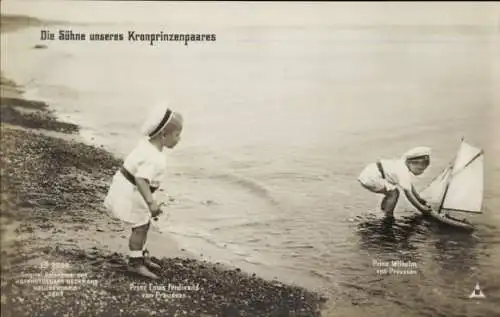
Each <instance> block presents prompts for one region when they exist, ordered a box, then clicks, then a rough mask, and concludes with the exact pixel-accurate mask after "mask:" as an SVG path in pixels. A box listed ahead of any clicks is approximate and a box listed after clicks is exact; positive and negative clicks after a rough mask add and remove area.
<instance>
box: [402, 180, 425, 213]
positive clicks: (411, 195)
mask: <svg viewBox="0 0 500 317" xmlns="http://www.w3.org/2000/svg"><path fill="white" fill-rule="evenodd" d="M404 192H405V195H406V198H408V200H409V201H410V203H411V204H412V205H413V206H415V208H417V209H418V210H420V211H423V212H429V211H431V207H429V206H428V205H427V202H425V200H423V199H422V198H421V197H420V196H419V195H418V194H417V193H416V191H415V189H414V187H413V186H411V188H410V189H404Z"/></svg>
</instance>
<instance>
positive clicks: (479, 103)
mask: <svg viewBox="0 0 500 317" xmlns="http://www.w3.org/2000/svg"><path fill="white" fill-rule="evenodd" d="M2 5H3V6H4V7H5V8H7V9H8V10H10V12H17V13H23V12H26V13H28V14H29V13H31V14H33V15H36V16H39V17H41V18H48V19H57V20H70V21H78V22H81V23H80V24H74V25H73V26H72V27H71V28H72V29H73V30H81V31H82V32H83V31H85V32H92V31H95V32H126V31H127V30H129V29H131V28H135V29H137V30H144V31H149V32H152V31H159V30H160V29H161V27H159V26H158V23H163V22H164V21H165V19H167V20H168V29H169V30H175V31H182V32H187V31H191V30H193V31H199V32H208V33H212V32H215V33H216V34H217V41H216V42H215V43H203V44H200V43H198V44H196V43H191V44H189V45H188V46H184V45H182V44H178V43H161V44H160V45H157V46H153V47H150V46H149V45H148V44H144V43H142V44H141V43H128V42H123V43H107V44H106V43H88V42H84V43H78V42H58V41H55V42H50V43H47V44H48V49H45V50H34V49H31V47H32V46H33V45H35V44H37V43H39V40H38V36H39V32H40V29H39V28H30V29H25V30H21V31H19V32H17V33H15V34H8V35H2V43H5V45H4V44H2V69H3V71H4V72H5V73H6V75H7V76H8V77H9V78H11V79H13V80H15V81H16V82H18V83H19V84H22V85H24V86H25V87H26V90H27V91H26V94H27V96H28V97H33V98H37V99H44V100H47V101H50V102H51V104H53V105H54V107H55V109H56V110H57V111H58V112H59V114H60V115H61V116H62V117H63V118H65V119H68V120H73V121H76V122H78V123H79V124H81V125H82V126H83V127H84V131H83V134H84V135H85V136H86V137H87V138H88V139H89V140H91V141H92V142H94V143H97V144H103V145H105V146H107V147H108V148H110V149H111V150H112V151H113V152H115V153H117V154H119V155H124V154H126V153H127V152H128V151H129V150H130V149H131V148H132V147H133V146H134V142H135V140H136V139H137V129H138V127H139V126H140V124H141V123H142V120H143V118H144V112H145V109H146V108H147V107H148V106H149V105H150V103H151V102H153V101H155V100H157V99H162V98H166V99H168V100H169V101H170V102H171V103H172V107H174V108H175V109H178V110H179V111H180V112H182V113H183V115H184V116H185V120H186V128H185V132H184V135H183V140H182V142H181V143H180V144H179V147H178V148H176V149H175V150H174V151H172V153H171V156H170V158H169V159H170V163H171V165H170V166H171V169H170V175H169V179H168V180H167V181H166V187H165V189H166V191H167V192H168V194H169V196H171V197H173V198H174V201H173V202H172V203H171V210H172V213H171V218H170V219H169V222H168V223H160V224H162V225H163V226H164V227H163V228H164V230H166V231H168V232H171V233H173V234H174V235H175V237H176V238H177V239H178V240H179V242H180V244H181V245H183V246H185V247H186V248H187V249H188V250H192V251H193V252H196V253H201V254H203V256H204V257H207V258H209V259H212V260H222V261H223V262H229V263H232V264H235V265H253V266H256V267H261V268H262V269H263V270H268V269H269V270H271V271H273V272H279V271H281V270H286V272H288V274H292V275H293V276H294V279H295V282H297V283H301V284H305V285H308V286H310V285H311V284H313V285H315V286H316V287H317V288H318V289H321V290H322V291H325V292H328V293H329V295H330V296H331V297H332V298H333V300H332V302H331V303H330V307H329V308H328V309H327V313H326V315H327V316H337V315H338V316H346V315H349V316H357V315H359V316H366V313H369V314H370V315H372V316H379V315H385V316H403V315H404V316H491V315H493V314H494V313H497V314H498V313H500V311H499V310H498V308H495V307H494V305H493V303H494V301H495V300H497V301H498V300H499V299H500V287H499V286H500V275H499V274H498V268H497V266H498V263H499V261H500V240H499V236H500V235H499V234H500V216H499V214H498V213H497V212H496V211H497V210H498V208H499V207H500V199H499V198H498V185H497V184H498V181H499V179H500V169H499V167H498V165H495V163H496V162H498V161H499V160H498V158H499V157H500V146H499V144H498V141H497V140H495V139H494V138H493V135H496V134H497V133H498V132H497V131H495V128H494V126H493V123H494V122H498V119H499V118H500V116H499V111H498V105H499V104H498V96H495V94H496V93H497V91H496V90H495V89H494V87H495V82H496V83H498V81H495V80H497V79H498V69H497V68H498V65H500V63H498V62H499V60H498V56H500V54H496V53H498V34H497V33H494V28H493V27H488V26H487V25H486V26H484V25H483V26H482V27H466V28H464V27H437V26H429V25H430V24H428V25H421V26H419V25H414V24H412V26H411V27H410V26H406V27H397V26H392V27H389V26H382V23H380V24H374V23H375V22H373V21H378V20H377V19H373V21H372V24H371V26H369V27H368V26H361V25H359V21H358V22H356V23H358V24H356V23H354V22H352V21H351V22H352V23H351V24H349V26H345V25H343V26H340V25H336V24H335V23H333V22H331V19H329V18H328V17H327V14H326V13H325V12H327V11H328V10H330V11H331V10H333V11H335V10H334V8H333V7H323V6H322V7H321V8H320V7H319V6H318V9H321V10H316V11H315V9H314V8H309V9H308V10H306V13H304V14H305V16H306V17H307V18H304V19H302V20H301V19H299V20H296V19H291V18H290V19H288V20H287V19H286V15H285V17H282V20H280V19H277V18H275V19H270V18H269V17H268V19H264V20H258V19H255V18H252V17H249V16H247V15H245V14H244V13H242V12H243V11H241V10H240V9H238V8H233V9H232V10H235V11H234V12H232V13H233V15H231V16H232V17H233V18H232V19H230V21H229V22H227V23H226V24H224V23H220V21H218V20H217V19H216V17H217V16H219V17H220V16H223V14H222V13H221V12H223V10H222V11H213V13H214V16H213V17H211V18H208V17H207V18H206V19H205V20H203V21H204V22H206V23H204V24H202V22H203V21H202V22H200V24H189V23H187V22H188V21H189V20H187V19H186V18H185V17H184V16H182V14H181V15H180V16H178V15H167V18H165V17H164V16H162V15H161V14H160V13H158V12H159V11H161V10H162V9H164V8H165V7H168V8H169V9H172V7H171V4H162V3H154V6H155V10H154V12H156V14H151V15H149V16H148V19H149V23H147V22H146V18H138V16H141V15H140V14H138V13H137V11H135V10H138V9H137V8H136V7H133V5H132V4H128V6H129V8H128V9H127V7H125V9H124V10H122V9H120V14H115V15H112V16H111V12H116V10H114V9H116V8H115V7H113V6H115V4H109V3H108V4H106V5H105V8H101V10H99V13H98V14H97V13H96V14H95V15H91V18H90V17H88V15H87V16H86V17H85V18H84V17H83V16H84V14H82V12H85V10H89V5H88V4H85V3H77V4H75V3H64V6H68V8H69V9H71V10H66V11H65V12H66V13H64V14H62V13H58V12H56V10H50V8H53V7H54V4H53V3H52V2H46V3H45V4H44V6H43V7H41V6H37V5H33V6H30V7H29V8H27V7H24V8H20V7H17V6H15V5H13V4H11V5H10V6H7V5H4V4H2ZM59 5H60V4H59ZM151 5H152V6H153V4H151ZM51 6H52V7H51ZM77 6H79V7H77ZM162 6H163V7H162ZM75 8H76V9H75ZM295 9H296V10H299V11H297V12H300V9H297V8H296V7H295ZM141 10H146V9H141ZM150 10H151V9H150ZM183 10H184V9H183ZM183 10H181V11H182V12H187V11H186V10H184V11H183ZM207 10H215V9H214V8H207ZM344 10H345V8H344ZM366 10H367V12H365V15H366V17H369V16H370V14H371V15H374V13H373V12H374V11H373V8H371V9H370V10H371V11H370V10H368V9H366ZM27 11H31V12H27ZM292 11H293V10H292ZM320 11H321V12H323V13H322V14H320ZM340 11H342V10H340ZM368 11H369V12H368ZM7 12H9V11H7ZM61 12H62V10H61ZM134 12H135V13H136V14H134ZM150 12H153V11H150ZM216 12H217V14H216ZM228 12H229V11H228ZM271 12H273V11H272V10H271ZM314 12H315V13H314ZM471 12H472V11H471ZM475 12H476V14H479V13H477V11H475ZM195 13H196V14H198V13H199V12H195ZM193 14H194V13H193ZM199 14H200V16H204V15H202V14H201V13H199ZM268 14H269V15H270V16H272V14H275V13H268ZM315 14H317V16H318V17H319V18H318V19H314V17H315ZM375 15H376V16H377V17H380V12H379V13H377V14H375ZM228 16H229V13H228ZM235 16H236V17H238V16H240V17H241V20H238V19H237V18H235ZM338 16H341V14H340V13H338ZM274 17H275V16H274ZM91 19H92V20H91ZM134 19H135V21H137V22H136V24H135V25H133V24H132V21H134ZM345 19H347V18H345ZM345 19H344V20H342V21H343V22H346V21H345ZM271 21H272V23H271ZM280 21H281V22H282V23H280ZM87 22H88V23H90V22H92V24H86V23H87ZM413 22H415V21H413ZM368 24H370V23H368ZM408 24H409V25H410V24H411V21H410V22H408ZM200 25H201V26H200ZM263 25H266V27H262V26H263ZM58 28H59V27H57V26H53V27H51V28H50V29H51V30H57V29H58ZM61 28H62V27H61ZM4 39H5V42H4ZM4 51H5V52H6V54H3V53H4ZM13 54H15V55H13ZM6 55H7V57H5V56H6ZM14 56H15V57H14ZM461 137H465V138H466V139H467V140H468V141H469V142H470V143H472V144H474V145H476V146H479V147H482V148H484V149H485V151H486V175H485V176H486V184H485V214H484V215H481V216H479V217H477V219H474V221H475V222H476V223H478V229H477V231H476V232H475V233H474V234H473V235H468V234H465V233H461V232H457V231H453V230H449V229H448V230H447V229H446V228H443V227H441V226H438V225H437V224H435V223H434V222H432V221H429V220H428V219H423V218H422V217H421V216H419V215H418V214H417V213H416V212H414V211H412V210H411V208H409V207H408V205H407V203H406V202H404V201H403V200H402V201H401V203H400V205H399V206H398V209H397V211H396V216H397V219H396V222H395V223H394V224H392V225H389V224H387V223H384V221H383V220H382V219H381V215H380V214H379V213H377V212H376V209H377V204H378V199H379V198H378V197H374V196H373V195H371V194H370V193H368V192H366V191H365V190H363V189H362V188H361V187H360V186H359V185H358V183H357V181H356V177H357V175H358V173H359V172H360V171H361V170H362V168H363V167H364V166H365V165H366V164H368V163H370V162H372V161H373V160H376V159H378V158H381V157H385V158H391V157H398V156H400V155H401V154H402V153H403V152H405V151H406V150H407V149H409V148H411V147H413V146H417V145H427V146H430V147H432V149H433V160H432V166H431V168H430V169H429V171H428V172H427V173H426V174H425V175H424V176H423V179H422V180H421V182H420V183H419V185H420V186H421V185H423V184H425V183H426V182H428V181H429V180H430V179H431V178H432V177H433V176H435V175H436V174H437V173H438V172H439V171H440V169H441V168H443V167H444V166H445V165H446V164H447V163H448V161H449V160H450V159H451V158H452V157H453V155H454V154H455V151H456V149H457V146H458V142H459V140H460V138H461ZM495 186H496V187H495ZM393 260H394V261H397V260H401V261H410V262H411V263H415V265H416V268H415V269H414V270H415V271H416V274H412V273H413V272H412V273H411V274H409V275H397V274H395V272H392V273H391V274H389V275H381V274H377V269H380V268H379V267H377V265H378V264H376V263H381V262H385V261H393ZM379 273H380V272H379ZM276 274H278V273H276ZM477 282H479V283H480V285H481V287H482V289H483V291H484V293H485V295H486V296H487V298H486V299H485V300H483V301H481V302H476V301H475V300H470V299H468V295H469V294H470V293H471V292H472V290H473V288H474V286H475V284H476V283H477ZM495 309H496V310H495Z"/></svg>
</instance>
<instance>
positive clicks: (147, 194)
mask: <svg viewBox="0 0 500 317" xmlns="http://www.w3.org/2000/svg"><path fill="white" fill-rule="evenodd" d="M135 183H136V185H137V189H138V190H139V193H141V196H142V198H144V201H146V204H148V207H149V210H150V212H151V215H152V216H153V217H156V216H158V215H159V214H160V213H161V210H160V206H159V205H158V204H157V203H156V201H155V200H154V198H153V194H152V193H151V189H150V188H149V181H148V180H147V179H145V178H141V177H136V178H135Z"/></svg>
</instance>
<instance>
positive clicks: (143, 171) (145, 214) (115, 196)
mask: <svg viewBox="0 0 500 317" xmlns="http://www.w3.org/2000/svg"><path fill="white" fill-rule="evenodd" d="M123 165H124V167H125V168H126V169H127V170H128V171H129V172H130V173H131V174H132V175H134V176H135V177H141V178H145V179H147V180H149V182H150V186H153V187H159V185H160V182H161V181H162V180H163V179H164V177H165V172H166V169H167V162H166V156H165V154H164V152H163V151H159V150H158V149H157V148H156V147H155V146H154V145H152V144H151V143H150V142H149V140H148V139H147V138H144V139H143V140H141V141H140V142H139V143H138V144H137V146H136V147H135V148H134V150H132V152H131V153H130V154H129V155H128V156H127V157H126V158H125V161H124V163H123ZM155 195H157V193H156V192H155V193H153V197H154V196H155ZM104 205H105V207H106V208H107V209H108V210H109V211H110V212H111V214H112V215H113V216H115V217H117V218H118V219H121V220H122V221H124V222H126V223H128V224H130V225H131V226H132V227H138V226H142V225H144V224H147V223H148V222H149V221H150V220H151V213H150V211H149V208H148V205H147V204H146V201H145V200H144V198H143V197H142V195H141V193H140V192H139V190H138V189H137V186H135V185H133V184H132V183H130V181H129V180H128V179H126V178H125V176H123V174H122V173H121V172H120V171H117V172H116V174H115V175H114V176H113V181H112V182H111V186H110V188H109V191H108V194H107V196H106V198H105V200H104Z"/></svg>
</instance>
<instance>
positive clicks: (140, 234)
mask: <svg viewBox="0 0 500 317" xmlns="http://www.w3.org/2000/svg"><path fill="white" fill-rule="evenodd" d="M148 230H149V223H147V224H145V225H142V226H139V227H135V228H132V234H131V235H130V239H129V243H128V246H129V249H130V266H131V267H132V269H133V270H134V271H135V272H136V273H138V274H141V275H144V276H147V277H150V278H153V279H157V278H158V276H157V275H156V274H154V273H153V272H151V271H149V270H148V268H147V267H146V266H145V264H146V263H145V262H146V261H145V259H144V252H143V251H144V250H143V247H144V244H145V242H146V239H147V235H148Z"/></svg>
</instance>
